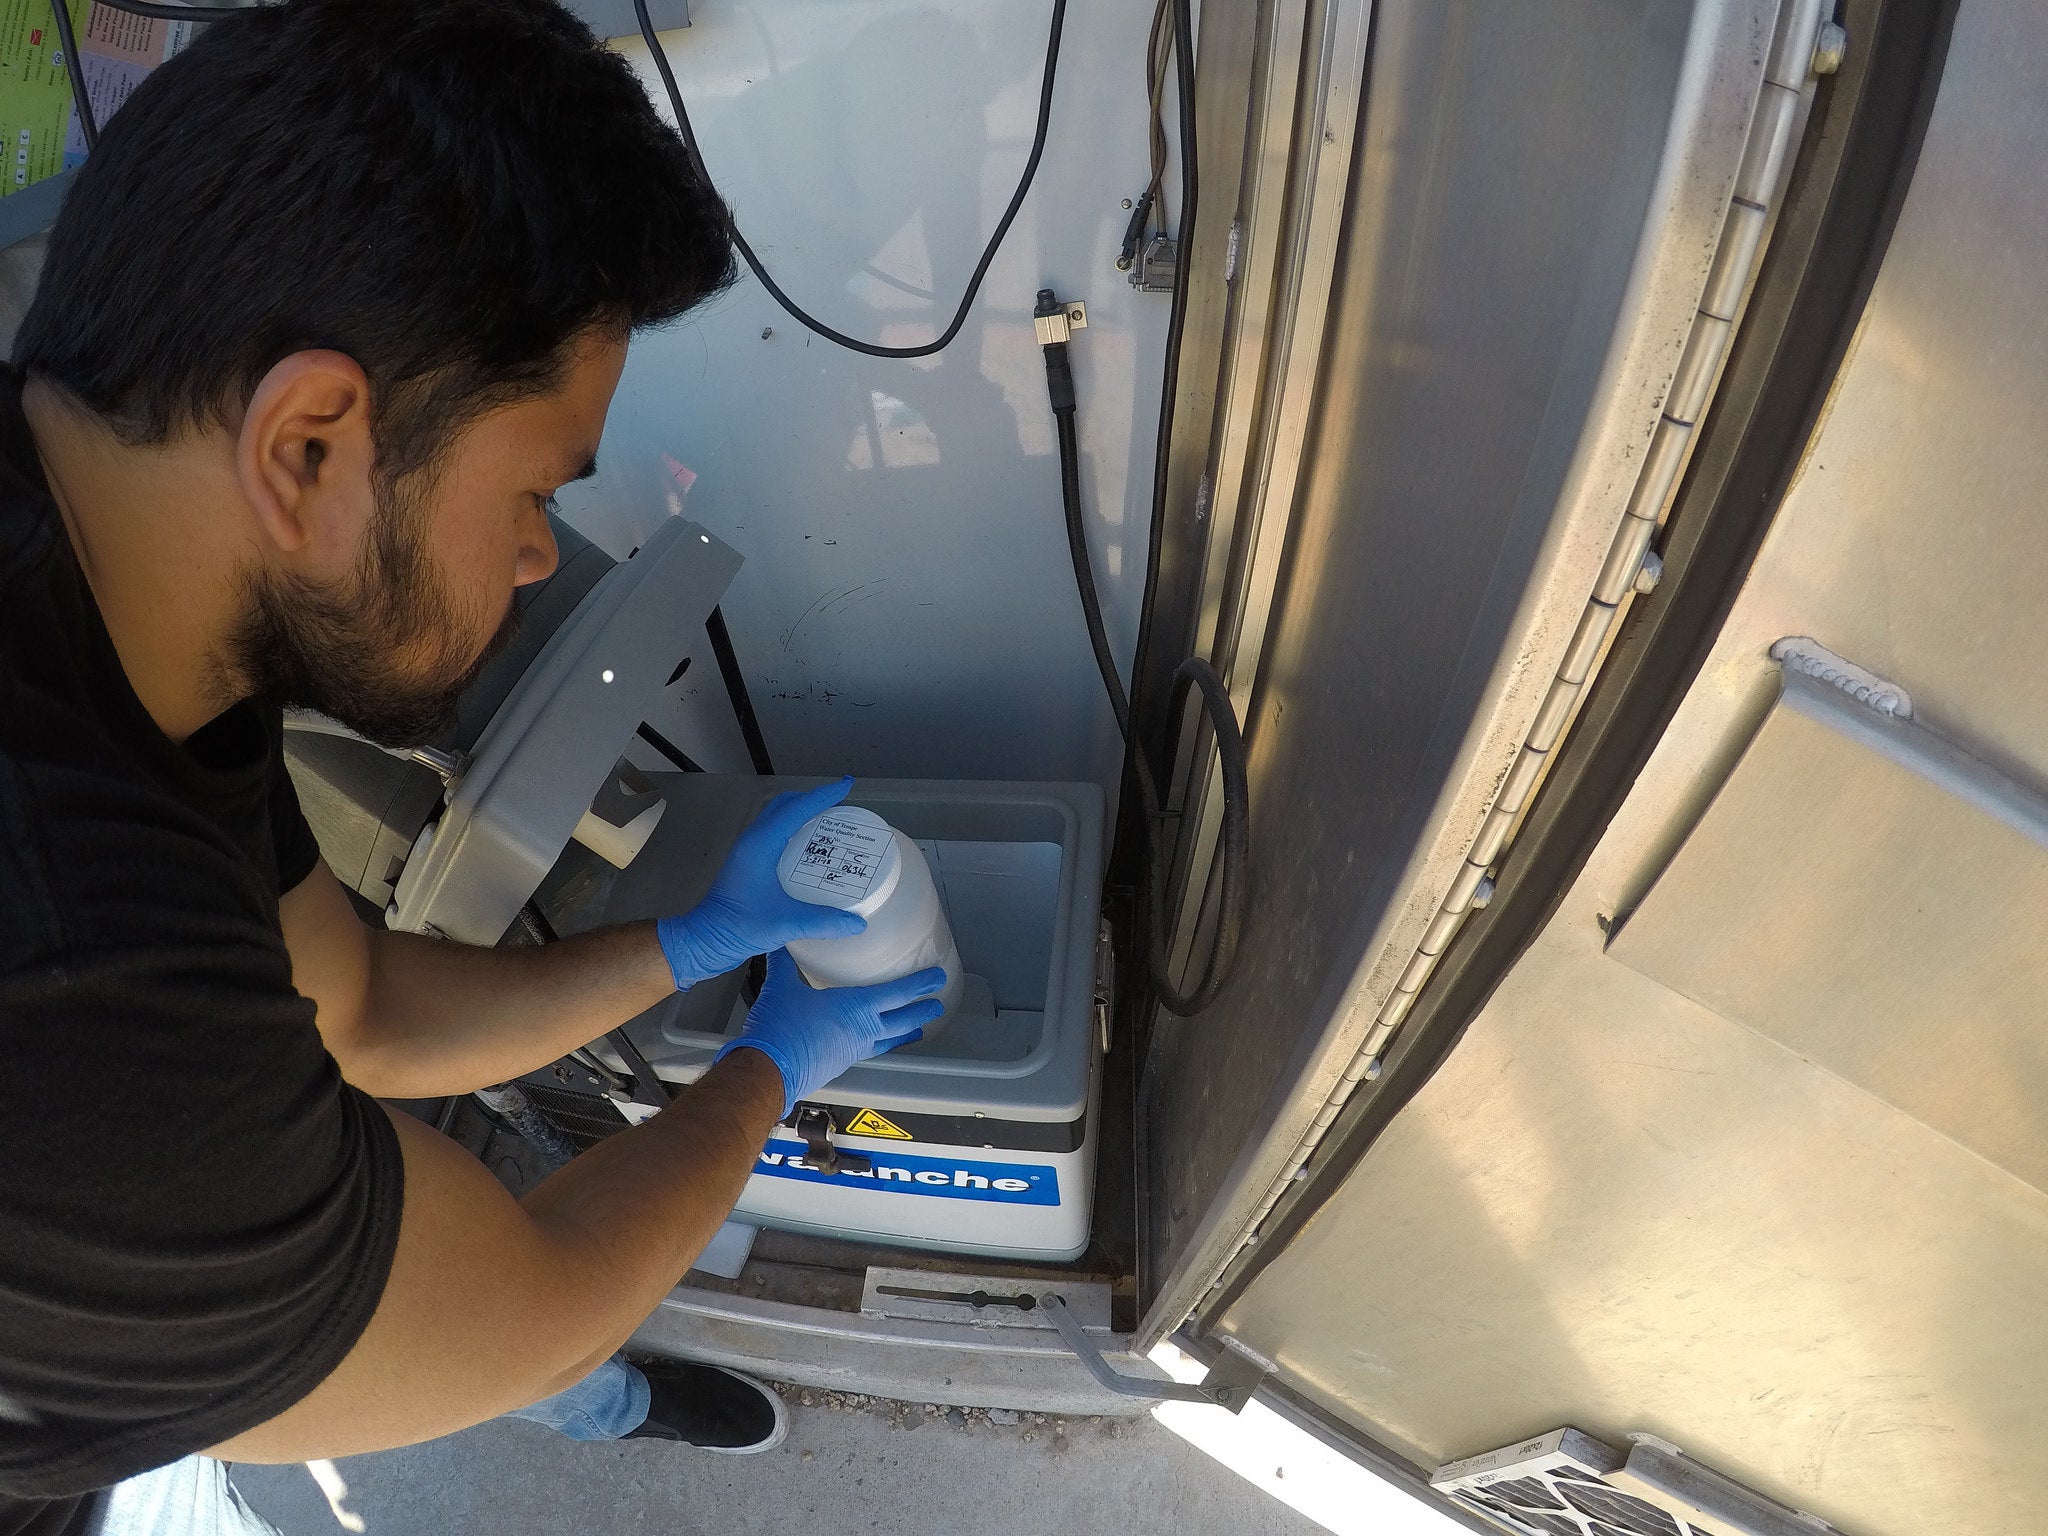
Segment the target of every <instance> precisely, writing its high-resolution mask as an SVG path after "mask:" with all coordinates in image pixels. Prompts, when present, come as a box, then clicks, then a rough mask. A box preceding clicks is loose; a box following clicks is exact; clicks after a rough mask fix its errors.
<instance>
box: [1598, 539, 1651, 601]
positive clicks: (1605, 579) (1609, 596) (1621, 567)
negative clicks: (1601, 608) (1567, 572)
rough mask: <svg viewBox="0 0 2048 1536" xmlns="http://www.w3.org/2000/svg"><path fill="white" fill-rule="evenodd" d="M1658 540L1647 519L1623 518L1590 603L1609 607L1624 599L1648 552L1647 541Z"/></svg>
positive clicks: (1648, 543) (1601, 569)
mask: <svg viewBox="0 0 2048 1536" xmlns="http://www.w3.org/2000/svg"><path fill="white" fill-rule="evenodd" d="M1656 536H1657V524H1656V523H1655V521H1653V520H1652V519H1649V518H1643V517H1624V518H1623V519H1622V520H1621V526H1620V527H1619V528H1617V529H1616V530H1615V533H1614V543H1613V544H1612V545H1611V546H1610V547H1609V548H1608V551H1607V563H1606V564H1605V565H1603V566H1601V567H1600V580H1599V581H1598V582H1597V583H1596V584H1595V585H1594V587H1593V601H1594V602H1596V603H1606V604H1608V605H1609V606H1610V607H1611V606H1613V605H1614V604H1616V603H1618V602H1620V601H1621V600H1622V598H1623V597H1624V596H1626V595H1627V593H1628V590H1629V588H1631V587H1632V586H1634V585H1635V579H1636V572H1637V571H1638V570H1640V569H1641V568H1642V564H1643V556H1644V555H1645V554H1647V553H1648V552H1649V549H1650V540H1651V539H1653V538H1655V537H1656Z"/></svg>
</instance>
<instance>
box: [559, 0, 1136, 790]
mask: <svg viewBox="0 0 2048 1536" xmlns="http://www.w3.org/2000/svg"><path fill="white" fill-rule="evenodd" d="M693 15H694V18H695V25H693V26H692V27H691V28H689V29H688V30H687V31H681V32H674V33H670V34H667V35H666V36H665V38H664V42H665V43H666V45H667V46H668V49H669V55H670V58H671V60H672V61H673V64H674V67H675V70H676V74H677V77H678V80H679V82H680V84H681V86H682V89H683V93H684V98H685V100H686V102H687V103H688V104H689V106H690V109H691V116H692V119H693V121H694V122H695V124H696V126H697V130H698V133H699V136H700V139H701V141H702V144H703V149H704V154H705V158H706V160H707V162H708V163H709V165H710V167H711V170H712V174H713V176H714V178H715V179H716V180H717V182H718V184H719V186H720V189H721V191H722V192H723V193H724V194H725V195H726V197H727V198H728V200H729V201H730V202H731V203H732V205H733V207H734V210H735V213H736V215H737V218H738V221H739V224H740V227H741V228H742V229H743V230H744V231H745V232H746V233H747V235H748V237H749V239H750V240H751V241H752V242H753V244H754V246H755V248H756V249H757V250H758V251H759V252H760V253H761V255H762V258H763V259H764V260H765V261H766V262H767V263H768V264H769V267H770V270H771V271H772V272H773V273H774V274H775V275H776V277H777V279H778V281H779V282H781V283H782V285H783V286H784V287H785V288H786V289H787V290H788V291H789V292H790V293H791V294H792V296H793V297H795V298H796V299H797V301H798V302H799V303H801V304H804V305H806V306H807V307H809V308H810V309H811V310H812V311H813V312H814V313H815V314H816V315H817V316H818V317H819V318H820V319H821V320H823V321H825V322H826V323H828V324H831V325H834V326H837V327H839V328H840V329H842V330H845V331H848V332H849V333H851V334H854V335H857V336H861V337H864V338H868V339H871V340H875V341H879V342H884V343H888V344H906V343H916V342H921V341H925V340H928V339H930V338H932V337H934V336H935V335H937V334H938V332H939V330H940V329H941V328H942V327H943V326H944V324H945V322H946V321H947V319H949V318H950V316H951V314H952V311H953V309H954V307H955V306H956V305H957V303H958V301H959V297H960V295H961V293H962V292H963V290H964V288H965V285H966V281H967V278H968V276H969V274H970V272H971V271H972V268H973V265H974V262H975V261H976V259H977V258H978V256H979V254H980V251H981V248H982V246H983V244H984V242H985V241H986V240H987V238H988V235H989V233H990V231H991V230H992V229H993V228H994V225H995V221H996V219H997V218H998V217H999V216H1000V214H1001V211H1002V209H1003V206H1004V205H1005V203H1006V202H1007V200H1008V198H1009V196H1010V194H1011V191H1012V189H1013V188H1014V186H1015V184H1016V180H1017V176H1018V173H1019V172H1020V170H1021V169H1022V166H1023V162H1024V158H1025V155H1026V154H1027V152H1028V149H1029V145H1030V138H1031V130H1032V124H1033V119H1034V114H1035V110H1036V103H1037V92H1038V81H1039V71H1040V66H1041V63H1042V61H1043V57H1044V45H1045V28H1046V23H1047V20H1048V18H1049V15H1050V6H1049V3H1048V0H1030V3H1017V0H919V3H911V0H829V3H827V0H759V3H746V0H737V3H736V0H704V3H702V4H698V5H696V6H694V7H693ZM1150 16H1151V8H1150V7H1149V6H1148V5H1145V4H1142V3H1139V0H1122V3H1119V4H1110V5H1105V4H1099V3H1083V4H1076V5H1074V6H1073V8H1072V10H1071V11H1070V13H1069V15H1068V19H1067V30H1066V39H1065V46H1064V49H1063V51H1062V56H1061V64H1060V72H1059V85H1058V89H1057V94H1056V97H1055V101H1054V112H1053V127H1052V133H1051V136H1050V139H1049V142H1048V146H1047V149H1046V154H1045V158H1044V161H1043V163H1042V165H1041V166H1040V169H1039V173H1038V179H1037V182H1036V185H1035V187H1034V189H1033V191H1032V194H1031V196H1030V198H1029V199H1028V200H1027V202H1026V203H1025V205H1024V208H1023V210H1022V212H1021V213H1020V214H1019V216H1018V218H1017V221H1016V223H1015V225H1014V226H1013V227H1012V229H1011V231H1010V234H1009V237H1008V239H1007V241H1006V242H1005V244H1004V247H1003V250H1002V252H1001V253H1000V254H999V255H998V257H997V258H996V261H995V263H994V265H993V266H992V267H991V269H990V272H989V275H988V279H987V281H986V283H985V285H984V286H983V289H982V292H981V297H980V299H979V301H978V302H977V304H976V307H975V309H974V311H973V313H972V314H971V316H970V318H969V320H968V322H967V324H966V326H965V327H964V329H963V330H962V331H961V333H960V335H959V337H958V338H957V339H956V340H955V341H954V343H953V344H952V346H951V347H950V348H949V349H948V350H947V351H946V352H945V353H943V354H941V355H940V356H938V357H936V358H929V359H922V360H919V361H915V362H905V361H893V360H883V359H876V358H869V357H864V356H860V355H857V354H855V353H851V352H848V351H845V350H843V349H841V348H838V347H835V346H833V345H831V344H830V343H827V342H825V341H823V340H821V339H818V338H816V337H813V336H810V335H809V334H808V333H807V332H806V331H805V330H804V329H803V328H802V327H801V326H799V325H798V324H797V323H796V322H795V321H794V320H792V319H790V318H789V317H788V316H787V315H785V314H784V313H783V312H782V311H781V310H780V309H779V308H778V307H777V306H776V305H775V304H774V302H773V301H772V300H771V299H770V298H769V297H768V295H767V293H766V292H765V291H764V290H763V289H762V288H761V287H760V285H759V284H758V283H756V282H755V281H754V279H753V278H752V277H751V276H750V275H749V276H743V277H742V279H741V281H740V283H739V285H738V286H737V287H736V288H735V289H734V290H733V291H732V292H730V293H728V294H727V295H725V296H723V297H721V298H720V299H718V300H717V301H715V302H714V303H713V304H712V305H710V306H709V307H708V308H707V309H706V311H704V312H703V313H701V314H699V315H697V316H694V317H691V318H690V319H688V320H686V321H684V322H683V323H681V324H679V325H677V326H675V327H673V328H671V329H670V330H668V331H666V332H663V333H660V334H655V335H648V336H644V337H642V338H640V339H638V340H637V341H636V342H635V343H634V347H633V352H632V356H631V360H630V361H629V363H628V365H627V370H626V375H625V379H624V381H623V383H622V385H621V388H620V392H619V397H618V400H617V402H616V403H615V405H614V406H613V409H612V416H611V422H610V426H609V429H608V431H607V433H606V437H605V442H604V445H603V451H602V454H601V456H600V458H601V463H602V470H601V473H600V475H599V477H598V478H597V479H596V480H595V481H593V482H589V483H586V484H584V485H580V486H575V487H571V488H570V489H569V490H568V491H565V492H564V494H563V498H562V499H563V503H564V506H565V510H566V511H567V514H568V515H569V517H570V518H571V520H572V521H574V522H575V523H576V524H577V525H578V526H579V527H581V528H583V529H584V530H585V531H587V532H588V533H590V534H591V536H592V537H594V538H596V539H597V540H598V541H599V542H600V543H602V544H604V545H606V546H607V547H608V548H611V549H612V550H613V552H614V553H620V554H623V553H624V552H625V550H626V549H629V548H631V547H632V545H633V544H634V543H636V542H638V540H639V539H640V538H642V537H644V536H645V535H646V533H647V531H648V530H649V529H650V528H651V527H652V526H653V524H654V522H655V521H656V520H657V519H658V518H660V517H661V516H663V515H664V514H665V513H667V512H669V511H672V510H675V509H677V508H679V507H680V506H681V505H682V504H683V503H684V502H685V500H686V501H687V505H688V508H689V515H690V516H691V517H692V518H693V519H695V520H697V521H699V522H701V523H703V524H704V525H705V526H706V527H708V528H710V529H711V530H712V531H713V532H714V533H716V534H718V535H719V536H720V537H722V538H725V539H726V540H728V541H730V542H731V543H732V544H733V546H734V547H735V548H737V549H739V550H740V551H741V552H742V553H743V554H744V555H745V556H746V560H747V564H746V567H745V569H744V570H743V571H742V572H741V574H740V577H739V579H738V581H737V582H736V583H735V585H734V587H733V590H732V591H731V592H730V594H729V595H728V600H727V603H726V613H727V618H728V622H729V623H730V625H731V628H732V632H733V637H734V642H735V646H736V648H737V650H738V652H739V654H740V658H741V661H742V664H743V666H744V668H745V670H746V673H747V677H748V682H749V684H750V686H751V688H752V689H753V692H754V698H755V703H756V707H757V709H758V710H759V713H760V716H761V720H762V725H763V729H764V731H765V734H766V736H767V739H768V742H769V745H770V747H771V749H772V751H773V753H774V756H775V763H776V767H777V768H778V769H779V770H780V771H782V772H786V773H838V772H841V771H851V772H856V773H860V774H870V775H906V776H916V777H965V778H1007V779H1095V780H1097V781H1099V782H1101V783H1103V784H1104V785H1105V786H1107V787H1109V788H1111V789H1112V790H1113V788H1114V784H1113V782H1112V780H1113V775H1114V771H1115V765H1116V763H1117V761H1118V759H1119V756H1120V749H1119V748H1118V746H1117V744H1116V741H1115V728H1114V725H1113V724H1112V722H1111V720H1110V717H1109V713H1108V709H1107V707H1106V705H1105V704H1104V703H1103V700H1102V690H1101V686H1100V683H1099V682H1098V680H1097V678H1096V677H1095V674H1094V670H1093V665H1092V662H1091V660H1090V657H1089V652H1088V646H1087V640H1086V635H1085V633H1084V631H1083V628H1082V624H1081V617H1080V608H1079V603H1078V600H1077V599H1076V597H1075V595H1074V586H1073V574H1072V570H1071V568H1070V566H1069V564H1068V560H1067V554H1066V549H1065V544H1064V538H1063V534H1062V526H1061V516H1060V501H1059V472H1058V460H1057V457H1056V455H1055V452H1054V441H1053V430H1052V419H1051V415H1050V412H1049V411H1048V409H1047V406H1046V397H1045V382H1044V367H1043V362H1042V359H1041V357H1040V354H1039V350H1038V347H1037V345H1036V342H1035V340H1034V339H1033V335H1032V326H1031V308H1032V305H1033V303H1034V300H1035V296H1036V292H1037V290H1038V289H1039V288H1040V287H1042V286H1049V287H1053V288H1055V289H1056V290H1057V291H1058V292H1059V293H1060V295H1061V297H1063V298H1065V297H1073V298H1083V299H1086V300H1087V302H1088V314H1089V325H1088V329H1087V330H1086V331H1085V332H1083V333H1081V334H1080V335H1079V336H1078V337H1077V338H1076V340H1075V343H1074V352H1073V357H1074V365H1075V373H1076V376H1077V380H1078V385H1079V390H1080V396H1081V402H1082V404H1081V438H1082V444H1083V451H1084V454H1085V455H1086V462H1085V465H1084V470H1083V474H1084V490H1085V494H1086V498H1087V505H1088V508H1089V513H1090V531H1091V538H1092V540H1093V543H1094V552H1095V565H1096V571H1097V577H1098V581H1099V582H1100V584H1101V586H1102V590H1103V595H1104V603H1105V607H1106V609H1107V614H1108V623H1109V628H1110V632H1111V634H1112V636H1113V638H1114V640H1115V642H1116V644H1117V648H1118V650H1119V653H1120V654H1121V655H1122V656H1123V657H1124V659H1125V663H1126V667H1128V659H1129V656H1130V652H1131V649H1132V646H1133V644H1134V641H1135V635H1136V627H1137V618H1138V606H1139V602H1140V599H1141V596H1142V591H1143V579H1144V571H1143V563H1144V556H1145V530H1146V524H1147V517H1148V511H1149V498H1150V486H1151V467H1150V465H1151V438H1152V433H1153V430H1154V426H1155V423H1156V419H1157V418H1156V412H1157V404H1158V401H1157V396H1158V387H1159V379H1158V373H1159V362H1160V356H1161V349H1162V346H1163V342H1164V333H1165V325H1166V319H1167V300H1166V299H1165V297H1164V296H1161V295H1149V294H1148V295H1141V294H1138V293H1137V292H1135V291H1134V290H1133V289H1131V288H1130V287H1129V286H1128V284H1127V283H1126V281H1125V278H1124V275H1123V274H1122V273H1119V272H1117V271H1116V270H1115V266H1114V260H1115V256H1116V251H1117V247H1118V244H1119V242H1120V240H1121V237H1122V233H1123V226H1124V224H1125V222H1126V220H1127V219H1128V214H1127V213H1126V212H1125V211H1124V210H1123V209H1122V208H1121V207H1120V206H1119V205H1120V203H1121V200H1122V199H1124V198H1126V197H1131V196H1135V195H1136V193H1137V192H1138V190H1139V189H1140V187H1141V186H1142V184H1143V182H1144V180H1145V177H1146V174H1147V167H1146V147H1145V144H1146V140H1145V101H1144V62H1143V61H1144V42H1145V34H1146V29H1147V26H1148V24H1149V21H1150ZM619 46H620V47H621V49H622V50H623V51H624V52H625V53H626V54H627V56H628V57H630V58H633V59H634V60H635V62H636V65H637V66H638V67H639V68H640V69H641V71H642V75H643V78H644V79H646V80H647V81H648V82H649V84H650V86H652V87H654V90H655V94H656V95H657V96H659V87H658V82H656V80H655V77H654V75H653V72H652V66H651V64H650V62H649V61H648V59H647V57H646V52H645V49H644V48H643V47H642V46H641V45H640V44H639V42H638V41H637V40H627V41H624V42H622V43H620V44H619ZM764 330H768V331H771V332H772V335H770V336H768V337H766V338H764V337H763V335H762V332H763V331H764ZM708 663H709V658H708V656H707V657H701V658H700V667H699V668H693V669H692V670H693V673H694V672H697V671H699V670H700V669H701V670H702V671H703V672H704V673H705V676H704V677H702V678H701V679H700V678H697V677H694V676H693V677H692V678H691V679H690V681H691V682H694V683H697V684H698V685H699V689H700V692H701V691H703V690H704V688H705V686H706V685H708V684H711V683H713V682H714V681H715V678H714V677H713V676H712V674H711V672H710V668H709V666H708ZM712 766H718V765H716V764H714V765H712Z"/></svg>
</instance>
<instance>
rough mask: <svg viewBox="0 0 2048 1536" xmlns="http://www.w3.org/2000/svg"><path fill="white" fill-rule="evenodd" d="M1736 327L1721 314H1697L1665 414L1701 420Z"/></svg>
mask: <svg viewBox="0 0 2048 1536" xmlns="http://www.w3.org/2000/svg"><path fill="white" fill-rule="evenodd" d="M1734 331H1735V327H1733V326H1732V325H1730V324H1729V323H1728V322H1727V321H1726V320H1723V319H1721V318H1720V317H1719V316H1717V315H1694V316H1693V321H1692V335H1690V336H1688V337H1687V338H1686V341H1685V355H1684V356H1683V357H1681V358H1680V359H1679V360H1678V372H1677V373H1675V374H1673V375H1672V378H1671V394H1670V397H1669V398H1668V399H1666V400H1665V402H1664V414H1665V415H1666V416H1669V417H1670V418H1671V419H1672V420H1673V421H1686V422H1695V423H1696V422H1698V420H1699V419H1700V412H1701V411H1703V410H1705V409H1706V405H1707V391H1708V390H1709V389H1711V388H1713V385H1714V374H1715V371H1716V370H1717V369H1719V368H1720V366H1721V356H1722V354H1723V353H1725V352H1726V351H1727V350H1728V338H1729V337H1730V336H1731V335H1733V334H1734Z"/></svg>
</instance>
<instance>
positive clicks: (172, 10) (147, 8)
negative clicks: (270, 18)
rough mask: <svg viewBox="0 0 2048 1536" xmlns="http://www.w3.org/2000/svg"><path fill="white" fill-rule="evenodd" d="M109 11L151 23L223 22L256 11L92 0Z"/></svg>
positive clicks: (249, 7)
mask: <svg viewBox="0 0 2048 1536" xmlns="http://www.w3.org/2000/svg"><path fill="white" fill-rule="evenodd" d="M93 3H94V4H95V5H104V6H105V7H106V8H107V9H108V10H110V11H126V12H127V13H128V14H129V15H130V16H147V17H148V18H149V19H150V20H151V21H225V20H226V19H227V18H228V17H230V16H241V15H244V14H245V13H247V12H249V11H252V10H254V9H256V7H255V6H252V5H154V4H151V3H150V0H93Z"/></svg>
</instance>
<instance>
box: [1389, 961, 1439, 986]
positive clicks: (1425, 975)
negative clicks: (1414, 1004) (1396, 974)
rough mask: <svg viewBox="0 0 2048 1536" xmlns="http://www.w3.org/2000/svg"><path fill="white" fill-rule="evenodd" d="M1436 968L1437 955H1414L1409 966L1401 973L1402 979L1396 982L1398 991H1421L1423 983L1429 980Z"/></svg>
mask: <svg viewBox="0 0 2048 1536" xmlns="http://www.w3.org/2000/svg"><path fill="white" fill-rule="evenodd" d="M1435 969H1436V956H1435V955H1420V954H1418V955H1412V956H1410V957H1409V960H1408V968H1407V969H1406V970H1404V971H1403V972H1402V973H1401V979H1400V980H1399V981H1397V982H1395V983H1394V990H1395V991H1397V992H1420V991H1421V990H1422V984H1423V983H1424V982H1425V981H1427V980H1429V973H1430V972H1431V971H1433V970H1435Z"/></svg>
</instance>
